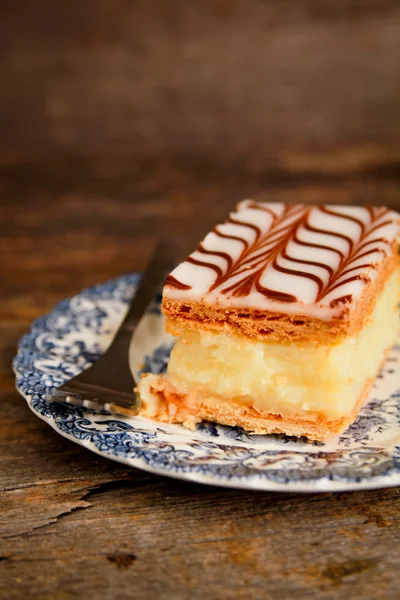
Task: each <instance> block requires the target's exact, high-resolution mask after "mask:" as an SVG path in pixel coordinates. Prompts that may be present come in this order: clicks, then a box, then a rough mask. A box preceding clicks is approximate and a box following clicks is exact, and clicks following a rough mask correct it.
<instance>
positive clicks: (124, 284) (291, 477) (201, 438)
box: [14, 274, 400, 492]
mask: <svg viewBox="0 0 400 600" xmlns="http://www.w3.org/2000/svg"><path fill="white" fill-rule="evenodd" d="M139 279H140V276H139V275H138V274H132V275H125V276H122V277H119V278H118V279H115V280H113V281H110V282H107V283H104V284H100V285H96V286H95V287H92V288H90V289H86V290H84V291H82V292H81V293H80V294H78V295H77V296H75V297H73V298H71V299H67V300H64V301H62V302H61V303H60V304H58V305H57V306H56V307H55V308H54V309H53V310H52V311H51V312H50V313H49V314H48V315H46V316H44V317H41V318H39V319H38V320H37V321H35V322H34V323H33V325H32V327H31V330H30V331H29V333H27V334H26V335H25V336H24V337H23V338H22V339H21V341H20V344H19V348H18V354H17V356H16V357H15V359H14V370H15V374H16V385H17V388H18V390H19V391H20V393H21V394H22V395H23V396H24V397H25V398H26V400H27V402H28V405H29V407H30V408H31V409H32V411H33V412H34V413H35V414H36V415H37V416H38V417H40V418H41V419H43V420H44V421H46V422H47V423H48V424H49V425H51V426H52V427H53V428H54V429H55V430H56V431H57V432H58V433H60V434H61V435H63V436H65V437H66V438H68V439H70V440H71V441H73V442H76V443H78V444H81V445H82V446H85V447H86V448H88V449H90V450H92V451H93V452H96V453H97V454H100V455H102V456H104V457H106V458H109V459H112V460H116V461H118V462H122V463H125V464H127V465H131V466H132V467H137V468H139V469H143V470H145V471H150V472H152V473H157V474H159V475H165V476H169V477H175V478H179V479H186V480H190V481H195V482H198V483H205V484H211V485H217V486H225V487H235V488H248V489H257V490H280V491H288V492H295V491H302V492H305V491H307V492H315V491H321V492H330V491H338V490H360V489H368V488H379V487H386V486H394V485H398V484H400V345H399V344H397V345H396V346H395V347H394V348H393V349H392V350H391V351H390V352H389V355H388V357H387V360H386V362H385V364H384V367H383V369H382V371H381V373H380V374H379V376H378V378H377V380H376V382H375V384H374V387H373V389H372V390H371V394H370V398H369V402H368V403H367V404H366V406H365V407H364V409H363V410H362V412H361V414H360V416H359V417H358V419H357V421H356V422H355V423H354V424H353V425H352V426H351V427H350V428H349V429H348V430H347V431H346V432H345V433H344V434H343V435H342V436H340V437H337V438H334V439H332V440H330V441H329V442H328V443H326V444H321V443H316V442H314V443H312V442H307V441H306V440H303V439H295V438H291V437H287V436H284V435H269V436H259V435H252V434H249V433H246V432H245V431H243V430H242V429H239V428H234V427H224V426H219V425H215V424H212V423H202V424H200V425H199V426H198V427H197V429H196V430H195V431H189V430H187V429H185V428H184V427H182V426H180V425H165V424H161V423H157V422H156V421H152V420H149V419H144V418H141V417H135V418H123V417H116V416H115V415H110V414H108V413H102V414H99V413H95V412H93V411H90V410H86V409H81V408H75V407H71V406H63V405H57V404H49V403H48V402H46V401H45V399H44V397H45V394H46V393H48V392H51V391H52V390H53V389H54V388H55V387H57V386H59V385H61V384H62V383H63V382H64V381H66V380H67V379H69V378H70V377H73V376H74V375H77V374H78V373H79V372H80V371H82V370H83V369H85V368H86V367H88V366H89V365H90V364H91V363H92V362H93V361H95V360H96V359H97V358H98V357H99V356H100V355H101V353H102V352H104V350H105V349H106V348H107V346H108V344H109V343H110V341H111V339H112V337H113V333H114V332H115V330H116V329H117V328H118V325H119V323H120V321H121V319H122V318H123V316H124V313H125V311H126V309H127V306H128V303H129V301H130V300H131V298H132V295H133V294H134V293H135V289H136V287H137V284H138V281H139ZM160 300H161V299H160V298H157V299H156V300H155V301H154V302H153V303H152V305H151V306H150V307H149V310H148V311H147V313H146V315H145V317H144V319H143V320H142V321H141V323H140V325H139V327H138V328H137V330H136V332H135V334H134V336H133V339H132V344H131V348H130V356H129V359H130V364H131V368H132V371H133V373H134V375H135V377H139V375H140V373H142V372H145V371H149V370H151V371H153V372H155V373H161V372H163V371H164V370H165V368H166V364H167V361H168V356H169V352H170V350H171V347H172V343H173V341H172V338H171V337H170V336H168V334H166V333H165V332H164V326H163V317H162V315H161V311H160Z"/></svg>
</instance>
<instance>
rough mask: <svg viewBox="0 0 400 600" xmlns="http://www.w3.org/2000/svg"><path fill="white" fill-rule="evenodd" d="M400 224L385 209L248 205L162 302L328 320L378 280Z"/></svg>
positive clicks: (205, 245)
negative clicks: (242, 308) (256, 309)
mask: <svg viewBox="0 0 400 600" xmlns="http://www.w3.org/2000/svg"><path fill="white" fill-rule="evenodd" d="M399 218H400V217H399V215H398V214H397V213H394V212H393V211H390V210H388V209H387V208H384V207H380V208H375V207H369V206H366V207H355V206H351V207H345V206H306V205H289V204H278V203H268V204H267V203H256V202H253V201H250V200H246V201H244V202H241V203H240V204H239V205H238V207H237V210H236V212H235V213H232V214H231V215H230V217H229V218H228V220H227V221H226V222H225V223H223V224H222V225H218V226H217V227H215V229H214V230H213V231H212V232H211V233H210V234H208V235H207V236H206V238H205V239H204V240H203V242H202V243H201V244H200V245H199V246H198V248H197V249H196V251H195V252H193V253H192V254H191V255H190V256H189V257H188V258H187V259H186V261H185V262H183V263H181V265H179V266H178V267H177V268H176V269H175V270H174V271H173V273H172V274H171V276H170V277H169V278H168V279H167V281H166V285H165V288H164V295H165V296H166V297H167V298H171V299H177V300H181V301H185V300H186V301H189V300H193V301H204V302H206V303H207V304H211V305H213V304H216V305H218V306H221V307H224V306H229V307H235V306H237V307H246V306H247V307H249V308H259V309H262V310H268V309H269V310H277V311H280V310H281V311H283V312H290V313H296V312H297V313H298V312H301V313H303V314H310V315H312V314H315V316H318V317H320V318H330V317H331V316H332V314H337V313H338V311H340V309H341V308H343V306H345V305H348V304H349V303H352V302H354V301H356V300H357V298H359V297H360V295H361V293H362V290H363V288H364V286H365V284H366V282H368V281H371V280H373V279H374V278H375V277H376V274H377V269H378V267H379V264H380V263H381V262H382V260H383V259H384V258H385V257H386V256H387V255H388V254H389V253H391V252H392V247H393V242H394V241H395V240H396V238H397V237H398V236H399V231H400V224H399V223H400V222H399ZM317 313H318V314H317Z"/></svg>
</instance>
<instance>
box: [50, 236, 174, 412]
mask: <svg viewBox="0 0 400 600" xmlns="http://www.w3.org/2000/svg"><path fill="white" fill-rule="evenodd" d="M177 256H178V249H177V248H176V247H175V246H174V245H173V244H172V243H170V242H166V241H161V242H159V243H158V244H157V247H156V249H155V251H154V253H153V255H152V258H151V260H150V263H149V265H148V267H147V269H146V271H145V272H144V274H143V276H142V279H141V281H140V284H139V287H138V289H137V292H136V294H135V295H134V297H133V299H132V301H131V304H130V306H129V308H128V312H127V313H126V316H125V318H124V319H123V321H122V323H121V325H120V327H119V329H118V331H117V332H116V334H115V336H114V339H113V341H112V342H111V344H110V346H109V347H108V348H107V350H106V351H105V352H104V353H103V355H102V356H101V357H100V358H99V359H98V360H97V361H96V362H95V363H94V364H92V365H91V366H90V367H89V368H88V369H86V370H85V371H83V372H82V373H80V374H79V375H77V376H76V377H73V378H72V379H70V380H69V381H67V382H66V383H64V384H63V385H62V386H60V387H59V388H57V389H55V390H54V391H53V392H51V393H50V394H47V395H46V400H47V401H48V402H57V403H62V404H71V405H74V406H82V407H84V408H89V409H92V410H98V411H103V410H106V411H108V412H111V413H117V414H123V415H129V416H132V415H135V414H137V413H138V410H139V406H138V400H137V399H136V397H135V394H134V392H133V389H134V387H135V380H134V377H133V375H132V372H131V369H130V366H129V346H130V343H131V340H132V334H133V332H134V331H135V329H136V327H137V325H138V324H139V322H140V320H141V318H142V317H143V315H144V314H145V312H146V309H147V308H148V306H149V304H150V302H151V301H152V300H153V299H154V298H155V296H156V294H157V292H159V291H160V289H161V286H162V284H163V283H164V281H165V278H166V277H167V275H168V273H169V272H170V271H171V270H172V268H173V267H174V266H175V264H176V262H177V260H176V259H177Z"/></svg>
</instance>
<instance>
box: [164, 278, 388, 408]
mask: <svg viewBox="0 0 400 600" xmlns="http://www.w3.org/2000/svg"><path fill="white" fill-rule="evenodd" d="M399 295H400V276H399V271H396V273H394V274H393V275H392V276H391V277H390V278H389V279H388V281H387V283H386V285H385V287H384V289H383V291H382V293H381V294H380V296H379V298H378V300H377V303H376V305H375V308H374V310H373V312H372V314H371V318H370V320H369V323H368V324H367V325H366V326H365V327H364V328H363V329H362V331H361V332H360V333H359V334H358V335H357V336H354V337H346V338H344V339H343V340H342V341H340V342H339V343H338V344H336V345H323V344H320V345H315V344H311V343H302V344H288V343H286V344H283V343H282V344H280V343H277V342H262V341H259V340H253V339H250V338H247V337H244V336H238V335H232V334H226V333H211V332H199V331H192V330H188V329H185V328H182V327H181V329H180V332H181V335H180V337H179V338H178V339H177V341H176V343H175V346H174V348H173V350H172V353H171V358H170V362H169V366H168V372H167V376H166V377H167V380H168V381H169V382H170V383H171V384H172V385H173V386H174V387H175V388H176V389H177V391H179V393H182V394H189V395H190V399H191V400H190V401H191V402H194V403H195V401H196V395H197V394H198V395H199V398H200V397H202V398H204V396H205V395H206V396H209V402H213V398H214V399H215V402H218V398H217V396H219V397H223V398H225V399H230V400H233V401H234V402H236V403H240V404H243V405H246V406H252V407H253V408H255V409H256V410H258V411H263V412H268V413H275V414H286V415H299V416H301V415H306V414H309V413H319V414H321V415H323V416H324V417H325V418H326V419H328V420H335V419H338V418H340V417H342V416H344V415H346V414H348V413H349V412H351V410H352V409H353V408H354V406H355V404H356V401H357V398H358V397H359V395H360V394H361V392H362V390H363V388H364V386H365V385H366V383H367V381H368V380H369V379H371V378H373V377H374V376H375V375H376V373H377V371H378V369H379V366H380V364H381V363H382V360H383V357H384V353H385V350H386V349H388V348H389V347H390V346H391V345H392V344H393V343H394V341H395V339H396V336H397V332H398V328H399V317H398V309H397V304H398V301H399Z"/></svg>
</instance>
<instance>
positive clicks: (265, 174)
mask: <svg viewBox="0 0 400 600" xmlns="http://www.w3.org/2000/svg"><path fill="white" fill-rule="evenodd" d="M0 77H1V80H0V253H1V261H0V276H1V292H0V402H1V419H0V472H1V477H0V489H1V490H2V491H1V494H0V508H1V519H0V523H1V525H0V528H1V534H2V536H3V537H2V541H1V546H0V595H1V594H2V597H4V598H7V599H8V598H10V599H11V598H12V599H19V598H27V597H29V598H39V599H45V600H48V599H53V598H57V599H58V598H60V599H65V598H68V599H69V598H85V599H86V598H89V599H91V598H99V597H102V598H103V597H104V598H106V599H108V598H114V597H118V598H121V599H125V598H138V599H139V598H146V599H152V598H168V599H170V598H171V599H175V598H176V599H178V600H179V599H192V598H193V599H196V598H204V597H209V598H218V599H219V598H221V599H223V598H224V599H225V598H246V599H261V598H262V599H269V598H271V599H274V600H275V599H276V598H322V599H334V598H344V597H346V598H349V599H350V600H353V599H363V600H365V599H366V598H374V599H387V598H389V599H392V598H393V599H397V598H398V597H399V593H400V591H399V577H398V572H399V567H400V552H399V550H398V548H399V541H400V524H399V502H400V495H399V492H398V490H397V489H393V490H381V491H379V490H378V491H371V492H359V493H349V494H323V495H311V496H297V495H284V494H256V493H250V492H237V491H232V490H230V491H229V490H225V491H224V490H216V489H213V488H205V487H204V488H203V487H200V486H195V485H190V484H183V483H178V482H174V481H168V480H165V479H162V478H158V477H155V476H152V475H147V474H145V473H140V472H138V471H135V470H133V469H127V468H124V467H121V466H118V465H117V464H115V463H112V462H110V461H106V460H104V459H101V458H98V457H95V456H94V455H92V454H90V453H89V452H87V451H84V450H83V449H81V448H79V447H77V446H75V445H73V444H71V443H69V442H67V441H65V440H63V439H62V438H60V437H59V436H57V434H55V433H54V432H53V431H51V430H50V429H49V428H48V427H47V426H46V425H45V424H44V423H42V422H40V421H39V420H37V419H36V418H35V417H34V416H33V415H32V414H31V413H30V412H29V410H28V409H27V407H26V405H25V403H24V401H22V400H21V398H20V397H19V396H18V394H17V393H16V392H15V391H14V387H13V375H12V371H11V367H10V363H11V359H12V357H13V355H14V354H15V350H16V342H17V339H18V337H19V336H20V335H21V334H22V333H24V332H25V331H26V330H27V328H28V327H29V324H30V322H31V320H32V319H33V318H35V317H36V316H38V315H40V314H42V313H43V312H45V311H47V310H50V308H51V307H52V306H53V304H54V303H55V302H56V301H57V300H59V299H61V298H63V297H65V296H67V295H71V294H73V293H76V292H77V291H79V290H80V289H81V288H82V287H83V286H87V285H91V284H94V283H96V282H98V281H102V280H105V279H107V278H109V277H112V276H115V275H118V274H119V273H122V272H127V271H131V270H138V269H142V268H143V267H144V265H145V263H146V260H147V257H148V255H149V253H150V251H151V248H152V247H153V245H154V242H155V240H156V239H157V237H158V236H159V235H160V234H162V233H166V234H168V235H170V236H178V237H180V238H181V237H184V238H187V239H188V240H189V239H190V240H194V239H196V238H197V237H198V236H199V235H200V234H201V233H203V232H204V231H205V230H206V229H207V228H208V227H209V226H210V225H211V224H212V223H213V222H215V221H216V220H218V219H221V218H222V217H223V216H224V214H225V213H226V212H227V210H228V209H229V208H230V207H232V206H233V205H234V203H235V202H236V201H237V200H239V199H242V198H243V197H246V196H247V197H248V196H255V197H258V198H270V199H276V200H285V201H291V202H294V201H305V202H339V203H340V202H344V203H349V202H361V201H368V202H375V203H379V204H380V203H386V204H389V205H390V206H392V207H394V208H399V207H400V201H399V179H400V168H399V166H400V5H399V3H398V2H397V1H393V0H392V1H390V0H381V1H380V2H375V1H367V0H363V1H361V0H359V1H357V0H355V1H353V2H350V1H343V0H336V1H335V0H332V1H330V0H326V1H324V2H321V1H320V0H298V1H296V0H275V1H272V0H265V1H256V0H254V1H245V0H213V1H211V0H204V1H203V2H190V1H186V2H184V1H177V2H166V1H165V2H164V1H163V0H154V1H150V0H148V1H146V2H145V1H143V0H139V1H137V2H133V1H132V2H128V1H127V0H115V1H114V2H112V1H111V0H97V1H94V0H87V1H84V2H82V1H78V0H71V1H70V2H69V3H66V2H51V1H50V0H38V1H37V2H29V1H28V0H16V1H11V0H3V1H2V2H1V7H0Z"/></svg>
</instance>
